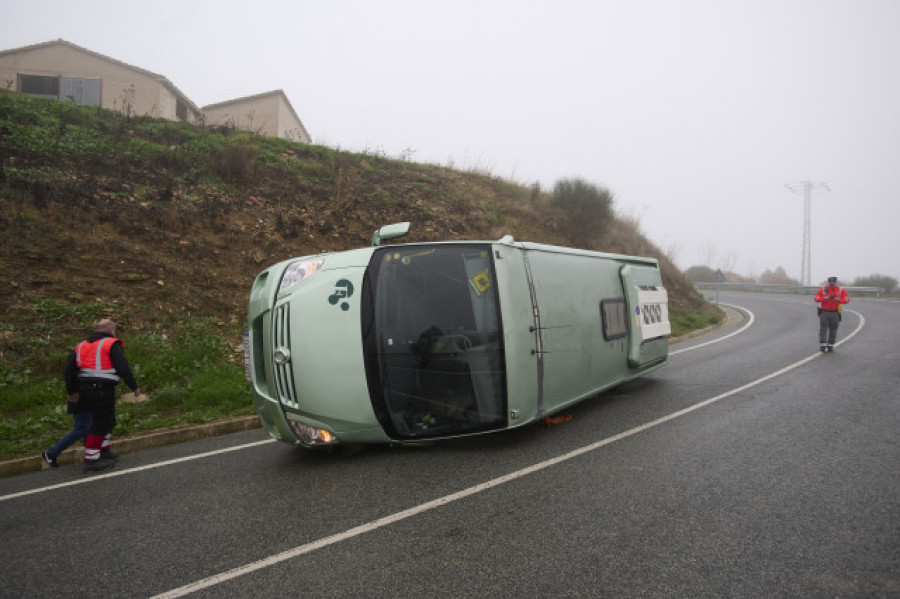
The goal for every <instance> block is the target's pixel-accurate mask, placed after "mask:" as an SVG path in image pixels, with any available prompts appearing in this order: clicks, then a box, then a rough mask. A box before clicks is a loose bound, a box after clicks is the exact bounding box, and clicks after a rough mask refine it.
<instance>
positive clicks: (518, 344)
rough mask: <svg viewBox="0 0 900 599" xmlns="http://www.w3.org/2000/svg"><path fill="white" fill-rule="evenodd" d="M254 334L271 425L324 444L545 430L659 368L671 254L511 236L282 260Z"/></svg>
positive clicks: (266, 288)
mask: <svg viewBox="0 0 900 599" xmlns="http://www.w3.org/2000/svg"><path fill="white" fill-rule="evenodd" d="M388 230H389V228H387V227H386V228H385V229H382V231H388ZM390 236H396V235H390ZM390 236H389V235H387V234H385V235H383V238H389V237H390ZM292 265H293V266H292ZM291 269H292V270H291ZM301 271H305V273H306V276H305V277H303V278H299V277H298V276H296V275H297V273H299V272H301ZM285 273H288V277H287V278H286V280H285V282H284V284H282V279H283V277H285ZM298 278H299V280H298ZM292 281H296V282H294V283H293V284H291V282H292ZM280 288H281V289H280ZM279 289H280V290H279ZM248 326H249V332H248V334H247V335H246V336H245V340H246V351H247V360H246V364H247V377H248V379H249V380H250V382H251V383H252V386H253V398H254V403H255V405H256V408H257V411H258V413H259V416H260V419H261V421H262V424H263V426H264V427H265V428H266V430H267V431H268V432H269V434H270V435H271V436H272V437H274V438H276V439H279V440H281V441H285V442H288V443H294V444H300V445H304V446H309V447H315V446H332V445H335V444H338V443H343V444H347V443H353V444H355V443H409V442H422V441H432V440H438V439H443V438H449V437H458V436H466V435H473V434H483V433H486V432H494V431H498V430H504V429H508V428H513V427H518V426H522V425H526V424H529V423H533V422H535V421H536V420H539V419H542V418H544V417H546V416H549V415H552V414H554V413H556V412H559V411H560V410H563V409H565V408H566V407H567V406H570V405H572V404H573V403H576V402H578V401H581V400H584V399H586V398H588V397H591V396H593V395H596V394H597V393H599V392H600V391H603V390H604V389H608V388H610V387H613V386H615V385H618V384H621V383H622V382H625V381H628V380H631V379H633V378H635V377H638V376H641V375H643V374H646V373H648V372H650V371H651V370H654V369H656V368H659V367H660V366H662V365H663V364H665V362H666V359H667V355H668V335H669V333H670V326H669V319H668V299H667V295H666V291H665V289H664V288H663V286H662V281H661V278H660V271H659V266H658V263H657V261H656V260H655V259H652V258H640V257H634V256H623V255H616V254H605V253H599V252H589V251H584V250H576V249H571V248H563V247H557V246H547V245H539V244H530V243H520V242H516V241H514V240H513V239H512V238H511V237H505V238H503V239H501V240H499V241H495V242H442V243H418V244H398V245H391V246H382V247H369V248H364V249H359V250H351V251H346V252H339V253H331V254H322V255H318V256H304V257H298V258H293V259H291V260H287V261H285V262H281V263H279V264H275V265H273V266H271V267H269V268H268V269H266V270H265V271H263V272H262V273H261V274H260V275H259V276H258V277H257V279H256V281H255V282H254V284H253V288H252V291H251V294H250V301H249V310H248Z"/></svg>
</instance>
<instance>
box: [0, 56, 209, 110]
mask: <svg viewBox="0 0 900 599" xmlns="http://www.w3.org/2000/svg"><path fill="white" fill-rule="evenodd" d="M19 74H23V75H42V76H64V77H80V78H85V79H101V81H102V83H101V86H100V106H102V107H103V108H109V109H112V110H118V111H120V112H126V113H127V112H129V111H130V113H131V114H135V115H141V116H143V115H147V116H153V117H160V118H164V119H169V120H173V121H174V120H179V119H178V118H177V113H176V107H177V103H178V97H177V96H176V94H175V93H174V92H173V91H172V90H171V89H170V88H168V87H166V85H165V84H164V83H163V82H162V81H160V79H159V78H157V77H155V76H153V75H152V74H151V73H146V72H142V71H140V70H135V69H132V68H128V66H126V65H120V64H117V63H116V62H112V61H107V60H104V59H102V58H99V57H96V56H93V55H91V54H89V53H85V52H81V51H79V50H77V49H75V48H72V47H69V46H66V45H64V44H54V45H47V46H43V47H35V48H29V49H26V50H22V51H19V52H15V51H14V52H8V53H4V54H2V55H0V85H2V86H3V87H4V88H5V87H9V89H12V90H15V91H19V90H18V75H19ZM131 86H134V89H133V91H132V87H131ZM192 112H193V111H192V110H190V109H188V120H189V121H191V122H194V121H196V120H197V118H196V117H197V115H195V114H192Z"/></svg>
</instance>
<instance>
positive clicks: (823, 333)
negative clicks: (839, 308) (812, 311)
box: [819, 310, 841, 346]
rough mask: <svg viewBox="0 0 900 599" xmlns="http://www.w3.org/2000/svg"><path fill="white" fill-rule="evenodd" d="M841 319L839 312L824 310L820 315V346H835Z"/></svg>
mask: <svg viewBox="0 0 900 599" xmlns="http://www.w3.org/2000/svg"><path fill="white" fill-rule="evenodd" d="M840 322H841V318H840V315H839V314H838V313H837V312H829V311H827V310H822V313H821V314H819V345H832V346H833V345H834V342H835V340H836V339H837V330H838V324H840Z"/></svg>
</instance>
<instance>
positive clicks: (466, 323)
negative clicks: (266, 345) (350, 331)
mask: <svg viewBox="0 0 900 599" xmlns="http://www.w3.org/2000/svg"><path fill="white" fill-rule="evenodd" d="M362 305H363V313H362V318H361V320H362V335H363V347H364V351H365V359H366V377H367V381H368V387H369V394H370V396H371V399H372V406H373V408H374V409H375V414H376V415H377V417H378V420H379V422H380V423H381V425H382V427H384V429H385V432H387V434H388V435H390V436H391V437H392V438H397V439H411V438H423V437H441V436H447V435H459V434H465V433H469V432H476V431H480V430H487V429H493V428H498V427H503V426H505V425H506V405H507V402H506V363H505V359H504V353H503V327H502V324H501V319H500V308H499V304H498V301H497V289H496V278H495V276H494V265H493V260H492V258H491V248H490V246H489V245H486V244H465V245H463V244H441V245H416V246H395V247H385V248H380V249H378V250H376V251H375V253H374V255H373V257H372V261H371V262H370V263H369V267H368V269H367V271H366V280H365V282H364V285H363V303H362Z"/></svg>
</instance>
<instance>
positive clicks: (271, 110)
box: [203, 93, 310, 143]
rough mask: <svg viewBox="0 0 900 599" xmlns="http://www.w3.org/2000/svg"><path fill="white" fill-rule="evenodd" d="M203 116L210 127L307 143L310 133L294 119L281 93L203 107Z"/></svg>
mask: <svg viewBox="0 0 900 599" xmlns="http://www.w3.org/2000/svg"><path fill="white" fill-rule="evenodd" d="M203 114H205V115H206V122H207V124H208V125H211V126H221V125H224V126H228V127H234V128H235V129H239V130H241V131H250V132H252V133H259V134H261V135H267V136H269V137H281V138H283V139H290V140H291V141H302V142H306V143H309V142H310V138H309V134H307V133H306V129H304V128H303V125H302V123H300V121H299V120H298V119H297V117H296V116H294V112H293V110H291V108H290V106H289V105H288V103H287V100H286V99H285V97H284V96H283V95H282V94H281V93H270V94H262V95H259V96H253V97H250V98H242V99H239V100H234V101H231V102H224V103H222V104H215V105H212V106H205V107H204V108H203Z"/></svg>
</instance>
